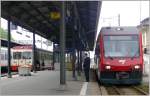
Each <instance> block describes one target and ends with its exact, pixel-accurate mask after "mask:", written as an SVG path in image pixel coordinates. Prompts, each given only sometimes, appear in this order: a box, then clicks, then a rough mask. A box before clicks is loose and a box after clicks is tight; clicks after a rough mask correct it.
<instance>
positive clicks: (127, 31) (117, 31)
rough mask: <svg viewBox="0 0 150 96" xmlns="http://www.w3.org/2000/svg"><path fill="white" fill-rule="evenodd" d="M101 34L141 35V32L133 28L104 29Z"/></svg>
mask: <svg viewBox="0 0 150 96" xmlns="http://www.w3.org/2000/svg"><path fill="white" fill-rule="evenodd" d="M100 34H103V35H110V34H113V35H118V34H120V35H121V34H139V31H138V29H137V27H132V26H130V27H129V26H117V27H102V28H101V31H100Z"/></svg>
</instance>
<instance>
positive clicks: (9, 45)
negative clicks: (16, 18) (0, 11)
mask: <svg viewBox="0 0 150 96" xmlns="http://www.w3.org/2000/svg"><path fill="white" fill-rule="evenodd" d="M7 39H8V78H11V77H12V76H11V49H10V48H11V30H10V19H9V20H8V37H7Z"/></svg>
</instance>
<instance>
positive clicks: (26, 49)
mask: <svg viewBox="0 0 150 96" xmlns="http://www.w3.org/2000/svg"><path fill="white" fill-rule="evenodd" d="M0 55H1V72H2V73H4V72H7V65H8V64H7V48H2V49H1V54H0ZM32 55H33V51H32V45H22V46H15V47H13V48H12V49H11V70H12V71H18V67H19V66H22V67H30V68H31V70H32V69H33V63H32V62H33V58H32V57H33V56H32ZM52 55H53V53H52V52H50V51H47V50H43V49H38V48H36V49H35V66H36V70H42V69H53V66H52Z"/></svg>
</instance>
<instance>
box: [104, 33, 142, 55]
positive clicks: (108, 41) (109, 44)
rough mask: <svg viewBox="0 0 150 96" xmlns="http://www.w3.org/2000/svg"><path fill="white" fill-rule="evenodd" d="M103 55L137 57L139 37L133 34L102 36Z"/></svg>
mask: <svg viewBox="0 0 150 96" xmlns="http://www.w3.org/2000/svg"><path fill="white" fill-rule="evenodd" d="M104 53H105V57H138V56H139V53H140V52H139V38H138V36H137V35H133V36H104Z"/></svg>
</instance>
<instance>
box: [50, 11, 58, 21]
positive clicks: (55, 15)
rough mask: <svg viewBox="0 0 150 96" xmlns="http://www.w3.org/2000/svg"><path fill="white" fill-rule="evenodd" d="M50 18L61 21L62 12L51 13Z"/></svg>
mask: <svg viewBox="0 0 150 96" xmlns="http://www.w3.org/2000/svg"><path fill="white" fill-rule="evenodd" d="M50 18H51V19H54V20H56V19H60V12H51V13H50Z"/></svg>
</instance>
